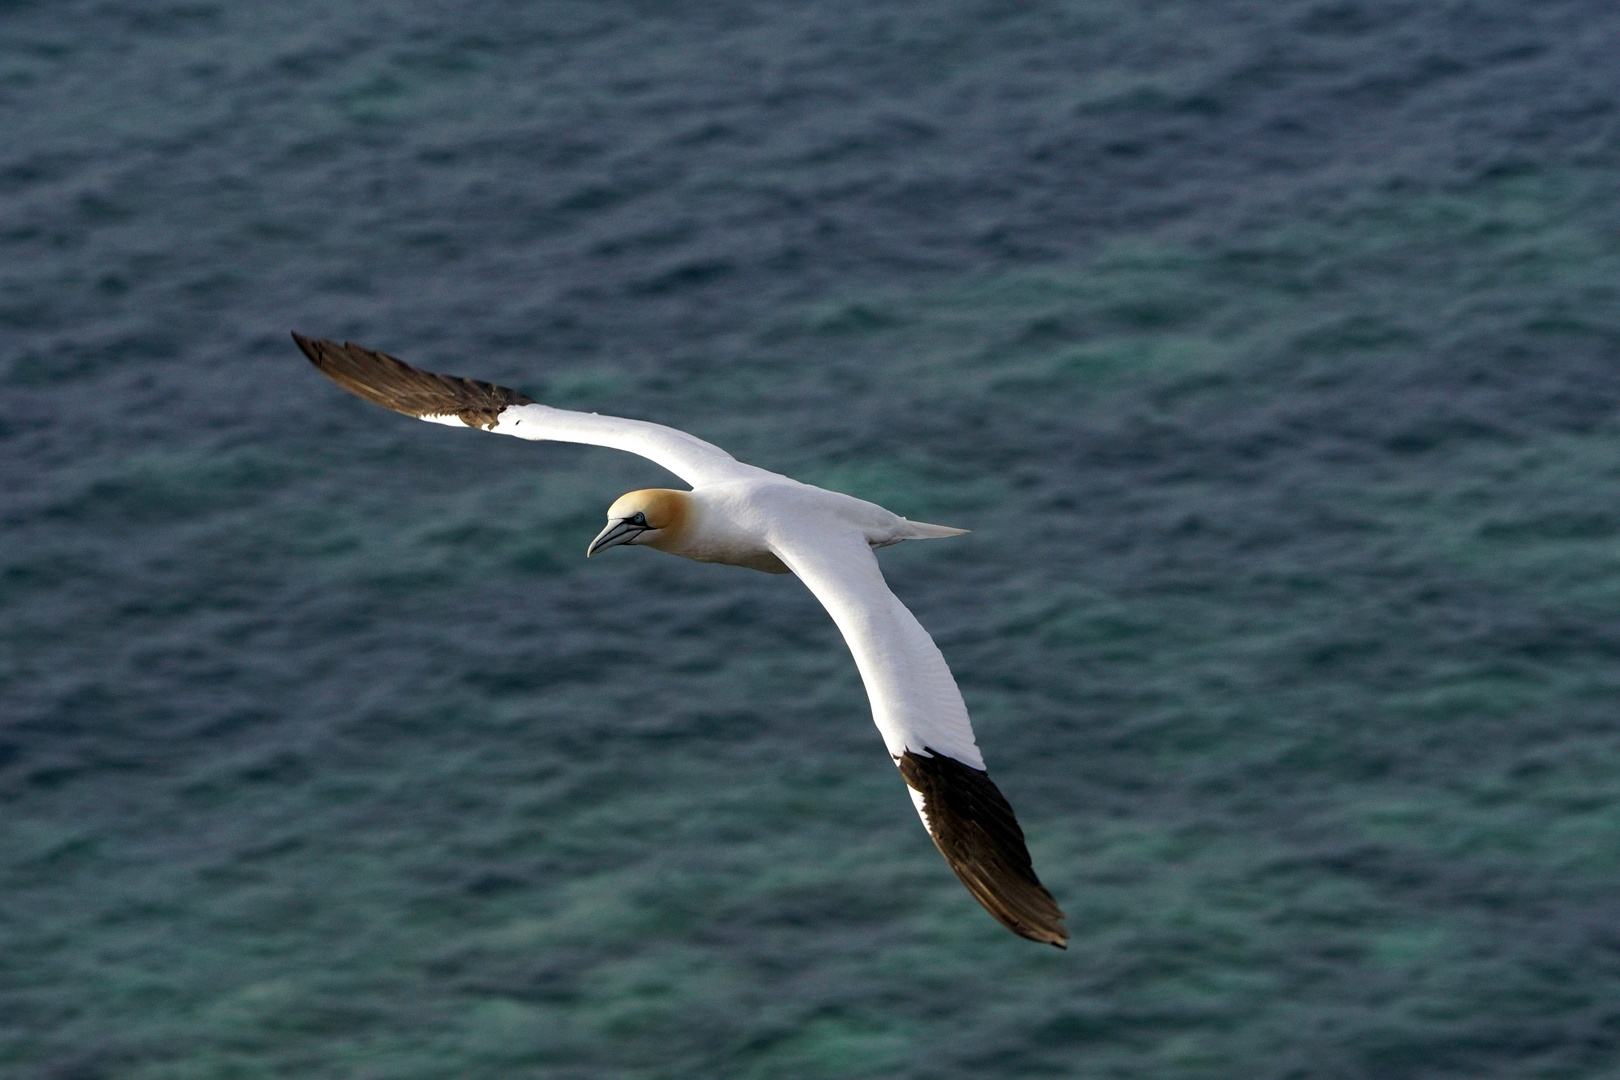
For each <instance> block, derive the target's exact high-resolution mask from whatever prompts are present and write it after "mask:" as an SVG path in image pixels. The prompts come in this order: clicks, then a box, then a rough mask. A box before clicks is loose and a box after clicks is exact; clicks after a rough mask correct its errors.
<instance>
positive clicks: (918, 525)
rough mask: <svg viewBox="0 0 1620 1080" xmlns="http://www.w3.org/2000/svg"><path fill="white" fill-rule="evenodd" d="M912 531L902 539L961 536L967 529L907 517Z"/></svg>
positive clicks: (907, 522)
mask: <svg viewBox="0 0 1620 1080" xmlns="http://www.w3.org/2000/svg"><path fill="white" fill-rule="evenodd" d="M906 524H907V525H908V526H910V527H911V531H910V532H909V533H907V534H906V535H905V536H904V537H903V538H902V539H905V540H933V539H936V538H937V537H941V536H961V535H962V534H963V533H965V532H967V530H966V529H953V528H951V527H950V526H949V525H930V524H928V522H926V521H912V520H910V519H909V518H908V519H906Z"/></svg>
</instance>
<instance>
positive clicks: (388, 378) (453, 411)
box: [293, 334, 772, 487]
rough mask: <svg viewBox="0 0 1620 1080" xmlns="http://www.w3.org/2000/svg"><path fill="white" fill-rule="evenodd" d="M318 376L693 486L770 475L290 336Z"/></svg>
mask: <svg viewBox="0 0 1620 1080" xmlns="http://www.w3.org/2000/svg"><path fill="white" fill-rule="evenodd" d="M293 340H294V341H296V342H297V343H298V347H299V348H300V349H302V350H304V355H305V356H307V357H309V362H310V363H312V364H314V365H315V367H316V368H317V369H319V371H320V372H321V374H322V375H325V376H326V377H327V378H329V379H331V380H332V381H333V382H335V383H337V384H338V385H339V386H341V387H343V389H345V390H347V391H349V392H350V393H351V394H355V395H357V396H359V397H363V398H365V399H366V400H367V401H369V402H371V403H373V404H375V405H381V406H382V407H383V408H385V409H392V410H394V411H395V412H397V413H404V414H405V415H406V416H414V417H416V418H417V419H419V420H429V421H432V422H433V423H437V424H449V425H451V426H452V427H470V428H482V429H484V430H485V431H494V432H498V433H499V434H502V435H516V436H517V437H518V438H520V439H534V440H537V441H538V440H548V439H549V440H555V441H557V442H574V443H588V444H589V445H591V446H611V447H613V448H615V449H618V450H628V451H629V452H630V453H632V454H640V455H641V456H642V457H644V458H649V459H651V460H652V461H654V462H656V463H658V464H659V465H662V466H663V467H664V468H666V469H668V470H669V471H670V472H672V473H674V474H675V475H676V476H679V477H680V478H681V479H682V480H685V481H686V482H687V483H688V484H691V485H692V486H693V487H700V486H702V485H705V484H718V483H724V482H725V481H727V480H738V479H743V478H746V477H758V476H769V475H772V474H770V473H767V472H766V471H765V470H763V469H758V468H755V467H754V466H752V465H745V464H743V463H742V462H740V461H738V460H737V459H736V458H734V457H732V456H731V455H730V454H728V453H726V452H725V451H724V450H722V449H720V448H719V447H718V446H714V445H712V444H710V443H706V442H704V441H703V440H702V439H700V438H698V437H697V436H695V435H688V434H687V433H686V432H684V431H677V430H676V429H675V428H669V427H665V426H663V425H662V424H650V423H648V422H646V421H645V420H626V419H624V418H623V417H619V416H599V415H598V414H596V413H582V412H574V411H572V410H569V409H554V408H552V407H551V406H549V405H541V404H538V403H537V402H535V401H534V400H533V399H532V398H527V397H524V396H523V395H522V394H520V393H518V392H517V391H515V390H508V389H507V388H506V387H504V386H496V385H495V384H493V383H487V382H479V381H478V380H477V379H462V378H458V377H456V376H454V375H435V374H434V373H432V372H430V371H421V370H419V369H417V368H414V367H411V365H409V364H407V363H405V362H404V361H403V360H397V359H395V358H394V357H392V356H389V355H388V354H387V353H380V352H376V351H374V350H372V349H366V348H362V347H361V346H359V345H353V344H350V343H348V342H345V343H344V344H342V345H339V344H338V343H337V342H335V341H327V340H324V339H320V338H307V337H303V336H302V335H300V334H294V335H293Z"/></svg>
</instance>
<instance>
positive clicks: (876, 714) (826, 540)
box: [293, 334, 1068, 948]
mask: <svg viewBox="0 0 1620 1080" xmlns="http://www.w3.org/2000/svg"><path fill="white" fill-rule="evenodd" d="M293 337H294V339H295V340H296V341H297V342H298V345H299V347H300V348H301V349H302V350H303V351H304V354H305V355H306V356H308V357H309V359H310V361H311V362H312V363H314V365H315V366H316V367H317V368H319V369H320V370H321V372H322V373H323V374H325V375H326V376H328V377H329V378H331V379H332V380H333V381H334V382H336V383H338V385H340V386H342V387H344V388H345V389H347V390H349V391H351V392H353V393H355V394H357V395H359V396H361V397H363V398H366V399H367V400H368V401H372V402H375V403H376V404H379V405H382V406H384V407H386V408H389V409H393V410H395V411H396V412H402V413H405V414H407V415H410V416H415V417H418V418H420V419H423V420H428V421H431V422H433V423H439V424H447V425H450V426H454V427H475V428H481V429H483V430H487V431H494V432H497V433H499V434H503V435H515V436H517V437H518V438H520V439H533V440H555V441H559V442H576V443H586V444H589V445H593V446H607V447H613V448H615V449H619V450H627V451H629V452H631V453H634V454H640V455H641V456H642V457H645V458H648V459H650V460H652V461H654V462H656V463H657V464H659V465H661V466H663V467H664V468H665V469H668V470H669V471H670V472H672V473H674V474H675V475H676V476H678V477H680V478H681V479H682V480H684V481H686V482H687V483H688V484H690V485H691V486H692V490H691V491H677V490H669V489H650V490H646V491H635V492H631V493H629V494H627V495H625V496H622V497H621V498H620V499H618V500H617V501H616V502H615V503H614V504H613V506H612V507H611V508H610V509H609V511H608V525H607V528H605V529H603V530H602V532H601V533H600V534H599V535H598V536H597V537H596V539H595V540H594V541H592V543H591V545H590V547H589V548H588V549H587V552H586V553H587V555H590V554H595V553H596V552H598V551H601V550H603V549H605V548H608V547H615V546H620V545H632V546H643V547H653V548H657V549H659V550H661V551H666V552H669V553H671V554H675V555H681V556H683V557H685V558H689V559H695V560H697V561H699V562H719V563H730V564H733V565H739V566H747V567H752V568H754V569H758V570H765V571H768V572H773V573H784V572H792V573H794V574H796V575H797V576H798V577H799V579H800V580H801V581H803V582H804V583H805V585H806V586H807V587H808V588H809V589H810V591H811V592H812V593H813V594H814V595H815V597H816V599H818V600H819V601H821V604H822V606H824V607H825V608H826V609H827V611H828V613H829V614H830V615H831V616H832V618H833V621H834V622H835V623H836V624H837V625H838V629H839V630H840V631H841V632H842V633H843V635H844V640H845V641H846V642H847V643H848V645H849V649H850V652H851V653H852V654H853V655H854V657H855V664H856V666H857V667H858V668H859V669H860V673H861V679H862V681H863V682H864V683H865V685H866V691H867V696H868V698H869V699H870V701H871V705H872V717H873V719H874V721H876V723H877V727H878V731H879V732H880V733H881V734H882V736H883V742H884V745H885V746H886V747H887V748H888V751H889V755H890V756H891V757H892V758H893V759H894V760H895V762H896V764H897V765H899V767H900V770H901V774H902V775H903V776H904V778H905V780H906V783H907V785H908V787H909V788H910V792H911V797H912V801H913V802H914V803H915V805H916V807H917V812H918V814H919V816H920V817H921V818H922V821H923V825H924V826H925V827H926V828H927V829H928V831H929V834H930V835H931V836H932V837H933V839H934V841H935V843H936V844H937V845H938V847H939V849H940V851H941V852H942V853H943V854H944V855H945V858H946V861H947V862H948V863H949V864H950V866H951V868H952V869H953V870H954V871H955V872H956V874H957V876H958V877H959V878H960V879H961V880H962V882H963V883H964V884H965V885H966V886H967V887H968V889H969V891H970V892H972V893H973V895H974V896H975V898H977V899H978V900H979V902H980V903H982V904H983V905H984V906H985V908H986V909H987V910H988V911H989V912H990V913H991V914H992V915H994V916H995V917H996V918H997V919H998V920H1000V921H1001V922H1002V923H1003V925H1005V926H1007V927H1008V928H1009V929H1011V930H1013V931H1014V932H1015V933H1018V934H1021V935H1023V936H1025V937H1028V938H1032V939H1034V940H1036V941H1044V942H1048V943H1050V944H1053V945H1057V946H1058V947H1060V948H1061V947H1064V943H1065V941H1066V940H1067V938H1068V931H1067V930H1066V929H1065V928H1064V927H1063V924H1062V920H1063V913H1062V912H1061V911H1059V910H1058V907H1057V904H1056V903H1055V902H1054V901H1053V900H1052V897H1051V895H1050V894H1049V893H1048V892H1047V891H1046V889H1045V888H1044V887H1043V886H1042V885H1041V883H1040V881H1039V879H1038V878H1037V877H1036V875H1035V872H1034V869H1033V868H1032V866H1031V864H1030V859H1029V853H1028V851H1027V850H1026V848H1025V846H1024V839H1023V834H1022V832H1021V830H1020V829H1019V828H1018V824H1017V821H1016V819H1015V818H1014V817H1013V813H1012V808H1011V807H1010V806H1008V805H1007V802H1006V800H1005V799H1004V798H1003V797H1002V796H1001V793H1000V791H999V790H997V789H996V787H995V785H994V784H992V783H991V782H990V780H989V777H988V775H987V774H986V773H985V768H984V759H983V757H982V756H981V755H980V753H979V748H978V746H977V744H976V743H975V742H974V738H973V727H972V725H971V723H970V722H969V720H968V714H967V707H966V706H965V705H964V704H963V702H962V695H961V692H960V691H959V690H958V689H957V686H956V680H955V679H953V678H952V677H951V672H950V669H949V668H948V667H947V666H946V664H945V659H944V657H943V656H941V655H940V651H939V649H938V647H936V646H935V644H934V641H933V639H932V638H930V637H929V636H928V632H927V631H926V630H924V629H923V628H922V625H921V624H920V623H918V622H917V619H916V618H915V617H914V616H913V615H912V614H911V612H910V611H909V610H907V609H906V606H905V605H904V604H902V603H901V602H900V601H899V600H898V599H897V598H896V597H895V595H894V594H893V593H892V592H890V591H889V587H888V584H887V583H886V582H885V581H884V580H883V573H882V571H881V570H879V568H878V564H877V559H876V557H875V556H874V555H873V551H874V549H876V548H880V547H885V546H887V545H890V544H896V543H899V542H901V541H902V540H921V539H928V538H933V537H942V536H954V535H957V534H959V533H961V532H962V531H963V530H961V529H951V528H947V527H945V526H941V525H928V524H925V523H922V522H913V521H908V520H906V519H905V518H903V517H901V516H900V515H898V514H894V513H891V512H890V511H888V510H885V509H884V508H883V507H881V506H878V505H876V504H874V503H869V502H865V501H864V500H861V499H856V498H853V497H851V496H849V495H844V494H840V493H838V492H835V491H827V490H825V489H823V488H818V487H813V486H811V485H809V484H802V483H800V482H799V481H797V480H793V479H790V478H788V477H786V476H781V475H779V474H777V473H773V472H769V471H767V470H765V469H760V468H756V467H755V466H752V465H746V464H744V463H742V462H740V461H738V460H736V459H735V458H733V457H732V456H731V455H730V454H728V453H726V452H725V451H724V450H721V449H720V448H719V447H717V446H713V445H711V444H709V443H707V442H704V441H703V440H702V439H699V438H697V437H696V436H694V435H689V434H687V433H686V432H684V431H677V430H675V429H674V428H669V427H664V426H663V425H660V424H653V423H648V422H646V421H641V420H629V419H624V418H622V417H617V416H600V415H598V414H596V413H581V412H572V411H569V410H566V409H555V408H552V407H550V406H548V405H542V404H539V403H536V402H533V401H531V400H529V399H528V398H526V397H524V396H522V395H521V394H518V393H516V392H514V391H511V390H508V389H506V388H505V387H500V386H494V385H492V384H490V383H483V382H478V381H476V380H472V379H461V378H457V377H454V376H446V375H435V374H432V373H430V372H425V371H420V370H418V369H416V368H413V367H411V366H410V365H408V364H405V363H404V362H402V361H400V360H396V359H395V358H393V357H391V356H388V355H386V354H384V353H378V352H374V351H372V350H369V349H364V348H361V347H360V346H357V345H351V344H343V345H338V344H337V343H335V342H331V341H324V340H312V339H309V338H304V337H300V336H299V335H297V334H294V335H293Z"/></svg>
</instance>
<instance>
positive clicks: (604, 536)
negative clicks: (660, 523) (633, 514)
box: [585, 518, 647, 559]
mask: <svg viewBox="0 0 1620 1080" xmlns="http://www.w3.org/2000/svg"><path fill="white" fill-rule="evenodd" d="M646 531H647V526H645V525H632V524H630V522H629V521H628V520H626V519H624V518H620V519H618V520H617V521H610V522H608V527H607V528H605V529H603V530H602V531H601V532H599V533H597V534H596V539H595V540H592V541H591V546H590V547H588V548H586V549H585V557H586V558H587V559H588V558H590V557H591V556H592V555H595V554H596V553H597V552H598V551H602V550H604V549H606V548H610V547H618V546H619V545H620V544H628V543H629V542H630V541H632V540H634V539H635V538H636V537H638V536H640V535H641V534H642V533H644V532H646Z"/></svg>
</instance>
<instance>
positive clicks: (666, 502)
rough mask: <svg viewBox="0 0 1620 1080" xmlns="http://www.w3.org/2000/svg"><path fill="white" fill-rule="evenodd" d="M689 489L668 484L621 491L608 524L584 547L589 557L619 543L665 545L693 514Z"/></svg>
mask: <svg viewBox="0 0 1620 1080" xmlns="http://www.w3.org/2000/svg"><path fill="white" fill-rule="evenodd" d="M691 510H692V496H691V493H690V492H685V491H671V490H669V489H668V488H647V489H645V490H643V491H632V492H630V493H629V494H628V495H620V496H619V498H618V499H617V501H615V502H614V504H613V505H612V506H610V507H608V512H607V517H608V523H607V528H605V529H603V530H602V531H601V532H599V533H597V534H596V539H595V540H592V541H591V546H590V547H588V548H586V549H585V557H586V558H587V559H588V558H590V557H591V556H592V555H595V554H596V553H597V552H598V551H601V550H603V549H604V548H610V547H617V546H618V545H620V544H643V545H646V546H647V547H655V548H656V547H662V546H664V545H665V544H667V543H668V542H670V541H671V540H674V539H675V538H676V537H678V536H679V535H680V532H681V529H682V527H683V526H685V524H686V522H687V519H688V518H689V517H690V515H691Z"/></svg>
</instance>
